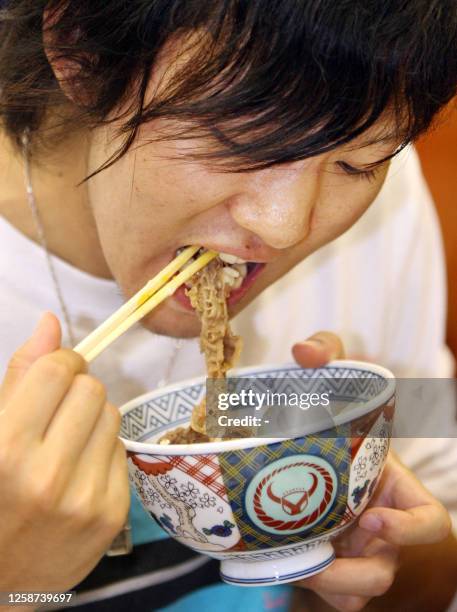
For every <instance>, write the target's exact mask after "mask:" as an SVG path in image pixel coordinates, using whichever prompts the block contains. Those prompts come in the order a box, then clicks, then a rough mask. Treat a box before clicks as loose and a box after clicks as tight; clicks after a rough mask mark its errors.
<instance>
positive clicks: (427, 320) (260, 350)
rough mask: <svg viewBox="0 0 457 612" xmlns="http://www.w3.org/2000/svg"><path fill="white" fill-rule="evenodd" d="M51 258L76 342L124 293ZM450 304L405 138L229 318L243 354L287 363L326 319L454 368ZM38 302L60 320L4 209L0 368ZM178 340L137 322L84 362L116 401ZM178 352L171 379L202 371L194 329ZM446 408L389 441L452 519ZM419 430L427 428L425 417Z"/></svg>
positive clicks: (452, 454) (397, 352)
mask: <svg viewBox="0 0 457 612" xmlns="http://www.w3.org/2000/svg"><path fill="white" fill-rule="evenodd" d="M53 259H54V265H55V268H56V271H57V276H58V278H59V283H60V285H61V288H62V293H63V297H64V301H65V303H66V306H67V308H68V310H69V312H70V316H71V320H72V325H73V328H74V332H75V334H76V336H77V340H78V341H79V340H81V339H82V338H84V337H85V336H86V335H87V334H88V333H89V332H90V331H92V330H93V329H94V328H95V327H97V326H98V325H99V324H100V323H101V322H102V321H103V320H104V319H106V318H107V317H108V316H109V315H110V314H111V313H112V312H113V311H114V310H116V309H117V308H118V307H119V306H120V305H121V303H122V297H121V294H120V292H119V290H118V288H117V286H116V284H115V283H114V282H113V281H107V280H103V279H100V278H95V277H93V276H91V275H88V274H86V273H85V272H82V271H80V270H78V269H76V268H74V267H73V266H71V265H69V264H67V263H65V262H64V261H62V260H60V259H58V258H56V257H54V258H53ZM445 304H446V293H445V277H444V264H443V250H442V244H441V238H440V234H439V229H438V223H437V218H436V214H435V211H434V208H433V205H432V202H431V198H430V195H429V192H428V190H427V187H426V185H425V183H424V180H423V178H422V174H421V171H420V166H419V162H418V159H417V155H416V154H415V152H414V150H413V149H409V150H407V151H404V152H403V153H402V154H401V155H400V156H398V157H397V158H396V159H395V160H394V161H393V163H392V164H391V168H390V170H389V173H388V176H387V179H386V181H385V184H384V186H383V188H382V190H381V192H380V194H379V195H378V197H377V198H376V200H375V202H374V203H373V204H372V206H371V207H370V209H369V210H368V211H367V212H366V214H365V215H364V216H363V217H362V219H360V220H359V221H358V222H357V223H356V225H355V226H354V227H352V228H351V229H350V230H349V231H348V232H346V233H345V234H344V235H343V236H341V237H340V238H339V239H337V240H336V241H334V242H333V243H331V244H329V245H327V246H326V247H324V248H322V249H320V250H319V251H318V252H317V253H315V254H314V255H312V256H310V257H308V258H307V259H306V260H305V261H303V262H302V263H300V264H299V265H298V266H296V267H295V268H294V269H293V270H292V271H291V272H289V273H288V274H287V275H286V276H285V277H283V278H282V279H281V280H279V281H278V282H276V283H275V284H274V285H273V286H271V287H270V288H269V289H267V290H266V291H265V292H263V293H262V294H261V295H260V296H259V297H258V298H257V299H256V300H255V301H254V302H253V303H252V304H251V305H250V306H249V307H248V308H247V309H246V310H245V311H244V312H243V313H241V314H240V315H239V316H238V317H237V319H236V321H235V325H234V327H235V329H236V331H237V332H239V333H241V334H242V336H243V338H244V351H243V355H242V358H241V363H240V365H251V364H260V363H278V362H290V361H291V354H290V347H291V345H292V344H293V343H294V342H296V341H297V340H300V339H304V338H306V337H307V336H308V335H311V334H312V333H314V332H316V331H318V330H322V329H326V330H331V331H335V332H336V333H338V334H340V336H341V337H342V338H343V340H344V343H345V347H346V352H347V354H348V355H349V356H363V357H365V358H368V359H370V360H373V361H375V362H378V363H380V364H382V365H385V366H386V367H388V368H390V369H391V370H393V371H394V372H395V373H396V374H397V375H400V376H405V377H406V376H407V377H450V376H452V375H453V360H452V357H451V355H450V353H449V351H448V349H447V348H446V346H445V340H444V333H445ZM45 310H51V311H53V312H54V313H56V314H57V315H58V316H60V318H61V320H62V317H61V312H60V307H59V303H58V300H57V297H56V293H55V289H54V286H53V284H52V282H51V278H50V275H49V271H48V268H47V265H46V260H45V256H44V253H43V251H42V249H41V248H40V247H39V246H37V245H36V244H35V243H33V242H32V241H30V240H29V239H27V238H26V237H25V236H23V235H22V234H21V233H19V232H18V231H17V230H16V229H14V228H13V227H12V226H11V225H9V224H8V223H7V222H6V221H5V220H4V219H2V218H1V217H0V329H1V330H2V331H1V342H0V374H2V372H3V369H4V367H5V366H6V363H7V361H8V359H9V357H10V355H11V354H12V353H13V352H14V350H15V349H16V348H17V347H18V346H19V345H20V344H21V343H22V342H23V341H24V340H25V339H26V338H27V337H28V336H29V335H30V333H31V332H32V330H33V328H34V326H35V325H36V323H37V320H38V319H39V317H40V314H41V313H42V312H43V311H45ZM66 343H67V344H68V341H67V342H66ZM174 347H175V341H174V340H172V339H170V338H167V337H160V336H155V335H153V334H151V333H149V332H147V331H146V330H144V329H143V328H142V327H140V326H136V327H135V328H133V329H131V330H130V331H129V332H128V333H126V334H125V335H124V336H123V337H121V338H120V339H119V340H118V341H117V342H116V343H115V344H113V345H112V346H111V347H110V348H109V349H108V350H107V351H106V352H105V353H104V354H102V355H101V356H100V357H99V358H98V359H97V360H96V362H95V363H94V364H93V366H91V371H92V372H93V373H94V374H95V375H97V376H98V377H99V378H100V379H101V380H102V381H103V382H104V383H105V384H106V386H107V388H108V392H109V397H110V399H111V401H113V402H114V403H116V404H121V403H123V402H125V401H127V400H129V399H131V398H133V397H135V396H136V395H139V394H142V393H145V392H146V391H149V390H151V389H153V388H155V387H156V386H157V384H158V383H159V381H160V380H161V379H163V378H164V377H165V376H167V369H168V367H169V363H170V358H171V356H172V355H173V353H174ZM175 357H176V359H175V360H174V362H173V368H172V370H171V372H170V375H169V376H168V382H174V381H177V380H182V379H185V378H188V377H192V376H197V375H200V374H204V364H203V359H202V357H201V355H200V354H199V349H198V341H197V340H196V339H194V340H183V341H182V346H181V348H180V349H179V351H178V353H177V354H176V356H175ZM437 401H439V398H437ZM430 410H431V411H433V405H432V406H430ZM441 412H442V411H441ZM443 418H445V419H447V421H448V428H449V437H447V438H435V439H427V440H424V439H423V438H422V439H421V438H418V439H402V440H394V447H396V448H397V450H399V452H400V454H401V456H402V458H403V460H404V461H405V463H406V464H407V465H409V466H411V467H412V468H413V469H415V471H416V473H417V474H418V475H419V477H420V478H421V479H422V481H423V482H424V484H426V486H427V487H428V488H429V489H430V490H431V491H432V492H433V493H434V494H435V495H436V496H437V497H438V498H439V499H441V500H442V501H443V502H444V503H445V504H446V505H447V507H448V508H449V510H450V511H451V512H453V513H454V517H455V521H456V522H455V525H457V441H456V438H457V424H456V423H455V415H454V414H452V411H451V406H449V409H448V410H447V412H446V414H445V415H444V417H443ZM421 435H423V436H424V438H425V437H426V436H427V431H426V429H425V428H424V432H423V434H421Z"/></svg>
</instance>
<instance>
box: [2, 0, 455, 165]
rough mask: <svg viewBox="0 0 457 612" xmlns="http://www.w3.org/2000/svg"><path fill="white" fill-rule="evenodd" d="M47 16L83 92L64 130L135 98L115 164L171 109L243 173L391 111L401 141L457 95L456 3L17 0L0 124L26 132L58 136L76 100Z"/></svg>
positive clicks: (332, 143) (191, 133)
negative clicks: (168, 54)
mask: <svg viewBox="0 0 457 612" xmlns="http://www.w3.org/2000/svg"><path fill="white" fill-rule="evenodd" d="M45 10H46V11H47V13H46V18H45V17H44V16H45ZM44 21H45V23H46V25H45V26H43V22H44ZM43 27H46V28H49V31H50V33H51V36H50V40H52V48H51V49H50V52H51V53H52V55H53V56H54V58H56V57H60V58H63V59H64V60H65V61H67V62H69V63H70V64H71V65H72V66H77V71H76V73H77V77H76V78H77V81H78V91H82V92H84V95H83V96H82V97H81V99H80V100H79V101H78V100H77V101H76V103H75V104H73V105H72V112H71V113H68V112H62V113H60V116H61V127H62V130H63V131H64V132H65V131H68V129H69V127H68V122H73V123H72V125H73V126H75V125H87V126H95V125H99V124H101V123H103V122H107V121H111V120H113V112H115V110H116V109H117V108H120V107H121V105H124V108H126V109H127V110H125V111H124V113H123V115H122V116H121V117H119V116H114V119H116V120H119V119H122V128H121V132H122V133H123V135H124V140H123V144H122V145H121V147H120V148H119V150H118V151H117V152H116V154H115V155H114V157H113V158H112V159H110V160H107V162H106V164H105V165H104V166H103V167H106V166H107V165H110V164H111V163H114V161H116V160H117V159H118V158H119V157H121V156H122V155H123V154H124V153H125V152H126V151H127V150H128V149H129V147H130V146H131V145H132V143H133V142H134V140H135V136H136V134H137V130H138V128H139V126H140V125H141V124H143V123H144V122H147V121H153V120H155V119H159V118H165V119H172V120H177V121H178V122H177V125H179V126H180V133H179V136H180V137H185V138H193V137H195V136H209V137H210V138H211V141H212V142H213V143H215V145H217V146H214V147H213V148H211V149H210V150H209V151H208V150H206V151H205V152H199V151H197V150H196V151H195V156H196V157H198V156H200V155H201V156H204V157H205V158H208V159H214V160H218V161H222V162H223V163H224V164H225V165H226V166H227V167H229V168H233V169H237V170H249V169H256V168H262V167H267V166H270V165H272V164H278V163H284V162H291V161H295V160H299V159H305V158H307V157H310V156H314V155H318V154H321V153H324V152H326V151H329V150H331V149H334V148H335V147H338V146H340V145H342V144H344V143H348V142H350V141H351V140H353V139H354V138H356V137H357V136H358V135H359V134H362V133H363V132H365V131H366V130H367V129H368V128H369V127H370V126H372V125H373V124H375V123H376V122H377V121H378V120H379V119H380V118H381V117H382V116H384V115H386V114H388V116H389V117H392V118H393V121H391V122H389V126H390V133H388V134H387V133H384V134H382V137H392V138H394V139H396V140H397V141H398V144H399V145H400V148H401V146H403V145H405V144H407V143H409V142H410V141H412V140H413V139H415V138H417V137H418V136H419V135H420V134H421V133H423V132H424V131H425V130H426V129H427V128H428V127H429V126H430V124H431V122H432V120H433V118H434V117H435V115H436V114H437V113H438V111H440V109H442V108H443V107H444V106H445V105H446V104H447V103H448V102H449V101H450V100H451V99H452V97H453V96H454V95H455V93H456V85H457V3H456V1H455V0H6V6H5V8H4V9H3V10H0V41H1V42H0V121H1V122H2V124H3V126H4V129H6V131H7V133H8V134H9V135H10V136H11V137H12V138H13V139H14V140H15V141H16V142H18V143H19V141H20V138H21V134H22V133H23V131H24V129H28V130H30V132H31V134H32V136H35V137H40V138H41V139H42V140H43V139H45V136H46V135H45V134H43V133H40V128H42V126H43V122H44V119H45V117H46V113H47V112H48V111H49V110H50V109H63V108H65V107H66V103H67V102H68V101H67V100H66V99H65V96H64V95H63V93H62V90H61V88H60V87H59V83H58V82H57V80H56V78H55V76H54V73H53V71H52V70H51V67H50V65H49V62H48V60H47V57H46V54H45V52H44V48H43V36H42V31H43ZM177 38H179V40H181V41H185V44H186V45H187V51H188V56H187V57H188V58H190V59H188V60H187V61H184V62H183V65H182V66H181V68H180V69H178V70H177V71H176V72H175V73H174V75H173V76H172V78H171V80H170V82H169V83H168V84H167V87H166V88H165V90H164V91H161V92H160V93H159V94H157V95H156V96H154V97H153V99H152V100H146V90H147V85H148V82H149V80H150V75H151V73H152V71H154V68H155V66H156V62H157V60H158V58H159V54H160V52H161V51H162V50H163V49H164V46H165V45H166V43H168V42H170V41H173V40H174V39H177ZM125 105H127V106H126V107H125ZM67 106H68V105H67ZM108 118H109V119H108ZM156 137H157V138H166V137H168V136H166V135H164V134H161V135H159V134H158V135H157V136H156ZM174 137H176V133H175V134H174Z"/></svg>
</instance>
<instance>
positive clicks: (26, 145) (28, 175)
mask: <svg viewBox="0 0 457 612" xmlns="http://www.w3.org/2000/svg"><path fill="white" fill-rule="evenodd" d="M22 156H23V159H24V175H25V188H26V192H27V202H28V205H29V208H30V211H31V213H32V217H33V221H34V224H35V228H36V232H37V236H38V240H39V243H40V245H41V246H42V248H43V251H44V253H45V257H46V263H47V267H48V270H49V274H50V276H51V280H52V284H53V285H54V290H55V292H56V296H57V300H58V302H59V305H60V309H61V311H62V315H63V318H64V322H65V327H66V330H67V334H68V339H69V341H70V343H71V346H76V336H75V333H74V330H73V326H72V324H71V317H70V314H69V312H68V308H67V306H66V304H65V300H64V297H63V293H62V288H61V285H60V283H59V277H58V275H57V272H56V269H55V265H54V261H53V258H52V257H51V253H50V251H49V247H48V242H47V239H46V232H45V229H44V224H43V221H42V219H41V215H40V211H39V209H38V204H37V201H36V197H35V192H34V189H33V183H32V170H31V164H30V137H29V131H28V130H25V131H24V132H23V134H22ZM181 346H182V340H181V339H180V338H177V339H176V340H175V341H174V347H173V351H172V354H171V356H170V359H169V361H168V364H167V367H166V369H165V372H164V376H163V378H162V379H161V380H160V381H159V382H158V385H157V386H158V387H163V386H165V385H166V384H168V382H169V380H170V377H171V373H172V371H173V368H174V365H175V362H176V359H177V356H178V352H179V350H180V348H181Z"/></svg>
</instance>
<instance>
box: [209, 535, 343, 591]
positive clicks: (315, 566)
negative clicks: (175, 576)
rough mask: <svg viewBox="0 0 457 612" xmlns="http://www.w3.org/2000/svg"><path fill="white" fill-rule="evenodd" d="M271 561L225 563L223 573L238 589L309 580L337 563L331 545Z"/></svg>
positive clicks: (323, 545) (226, 560) (221, 572)
mask: <svg viewBox="0 0 457 612" xmlns="http://www.w3.org/2000/svg"><path fill="white" fill-rule="evenodd" d="M279 555H280V552H279V551H278V558H274V559H268V560H267V561H248V559H246V561H242V560H240V559H225V560H224V561H221V569H220V574H221V578H222V580H223V581H224V582H227V583H228V584H234V585H236V586H261V585H264V586H267V585H274V584H284V583H286V582H293V581H295V580H300V579H301V578H309V577H310V576H313V575H314V574H318V573H319V572H322V571H323V570H324V569H325V568H327V567H328V566H329V565H330V564H331V563H333V561H334V560H335V551H334V550H333V546H332V545H331V544H330V542H323V543H322V544H319V545H318V546H316V547H314V548H312V549H311V550H307V551H306V552H302V553H299V554H297V555H293V556H287V557H283V558H281V557H279Z"/></svg>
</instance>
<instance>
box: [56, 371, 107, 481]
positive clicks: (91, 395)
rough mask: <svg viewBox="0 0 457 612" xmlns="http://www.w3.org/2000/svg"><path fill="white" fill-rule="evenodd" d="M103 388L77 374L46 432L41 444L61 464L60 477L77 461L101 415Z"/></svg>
mask: <svg viewBox="0 0 457 612" xmlns="http://www.w3.org/2000/svg"><path fill="white" fill-rule="evenodd" d="M105 403H106V391H105V388H104V386H103V385H102V383H101V382H100V381H98V380H97V379H95V378H93V377H92V376H88V375H86V374H78V375H77V376H76V377H75V378H74V381H73V384H72V386H71V388H70V390H69V391H68V393H67V395H66V396H65V398H64V400H63V401H62V403H61V405H60V406H59V407H58V409H57V410H56V413H55V416H54V418H53V419H52V421H51V422H50V425H49V427H48V429H47V431H46V432H45V436H44V447H45V449H46V451H47V453H48V454H49V455H50V456H52V457H54V460H55V461H57V462H58V463H59V465H60V466H61V472H63V474H62V478H65V477H67V476H68V474H69V472H70V471H72V470H73V469H74V468H75V466H76V465H77V464H78V461H79V458H80V455H81V454H82V453H83V452H84V450H85V447H86V445H87V444H88V442H89V440H90V438H91V436H92V434H93V432H94V430H95V429H96V428H97V426H99V421H100V420H101V419H102V414H103V409H104V406H105Z"/></svg>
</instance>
